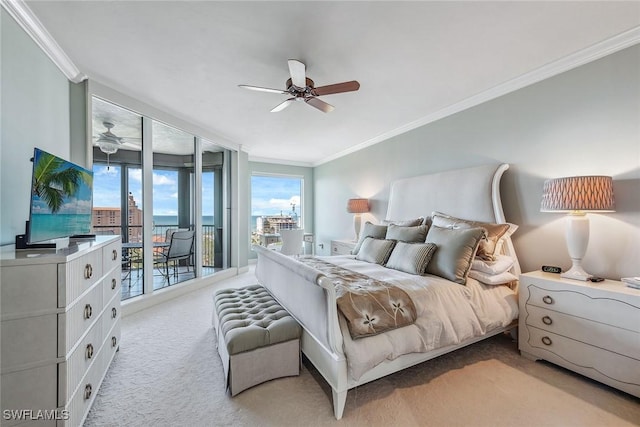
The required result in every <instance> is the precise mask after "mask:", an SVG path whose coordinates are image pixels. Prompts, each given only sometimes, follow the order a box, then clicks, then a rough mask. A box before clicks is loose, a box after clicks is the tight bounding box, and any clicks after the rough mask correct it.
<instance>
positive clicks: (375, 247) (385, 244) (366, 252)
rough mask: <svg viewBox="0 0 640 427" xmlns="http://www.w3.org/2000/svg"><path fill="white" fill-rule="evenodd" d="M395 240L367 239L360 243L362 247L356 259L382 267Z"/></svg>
mask: <svg viewBox="0 0 640 427" xmlns="http://www.w3.org/2000/svg"><path fill="white" fill-rule="evenodd" d="M395 244H396V241H395V240H384V239H374V238H373V237H367V238H366V239H364V241H363V242H362V246H361V247H360V250H359V251H358V255H356V259H357V260H360V261H366V262H371V263H374V264H380V265H384V263H385V262H387V260H388V259H389V255H391V251H392V250H393V247H394V246H395Z"/></svg>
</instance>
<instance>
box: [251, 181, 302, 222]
mask: <svg viewBox="0 0 640 427" xmlns="http://www.w3.org/2000/svg"><path fill="white" fill-rule="evenodd" d="M301 184H302V179H300V178H287V177H281V176H277V177H276V176H259V175H254V176H252V177H251V215H252V216H259V215H280V213H281V212H282V213H283V214H285V215H287V214H289V213H290V212H291V203H295V205H296V212H297V213H298V214H300V195H301V188H300V186H301Z"/></svg>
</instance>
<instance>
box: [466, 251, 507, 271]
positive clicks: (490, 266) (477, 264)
mask: <svg viewBox="0 0 640 427" xmlns="http://www.w3.org/2000/svg"><path fill="white" fill-rule="evenodd" d="M513 262H514V261H513V258H511V257H510V256H507V255H498V256H496V260H495V261H485V260H483V259H481V258H478V257H475V258H474V259H473V261H472V262H471V269H472V270H476V271H479V272H482V273H487V274H500V273H504V272H505V271H507V270H508V269H510V268H511V266H513Z"/></svg>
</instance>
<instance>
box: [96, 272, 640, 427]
mask: <svg viewBox="0 0 640 427" xmlns="http://www.w3.org/2000/svg"><path fill="white" fill-rule="evenodd" d="M251 283H255V278H254V277H253V272H250V273H247V274H244V275H242V276H239V277H237V278H234V279H231V280H227V281H226V282H224V283H223V284H217V285H215V286H212V287H210V288H206V289H202V290H198V291H195V292H192V293H190V294H188V295H185V296H182V297H179V298H177V299H175V300H172V301H169V302H167V303H164V304H161V305H158V306H155V307H152V308H150V309H147V310H144V311H142V312H139V313H136V314H134V315H131V316H129V317H126V318H124V319H123V322H122V339H121V346H120V352H119V353H118V354H117V355H116V358H115V360H114V363H113V365H112V366H111V368H110V370H109V372H108V374H107V377H106V379H105V381H104V383H103V385H102V387H101V388H100V391H99V393H98V396H97V398H96V401H95V403H94V405H93V408H92V410H91V412H90V413H89V416H88V418H87V421H86V423H85V425H86V426H324V425H343V426H518V427H524V426H630V425H640V399H637V398H634V397H632V396H630V395H627V394H624V393H622V392H619V391H616V390H614V389H611V388H609V387H607V386H604V385H601V384H599V383H596V382H594V381H591V380H589V379H586V378H584V377H581V376H579V375H576V374H573V373H571V372H569V371H566V370H563V369H561V368H558V367H555V366H554V365H551V364H547V363H544V362H531V361H529V360H526V359H524V358H522V357H520V355H519V354H518V351H517V346H516V344H515V343H513V342H512V341H511V340H510V339H509V338H508V337H506V336H497V337H494V338H491V339H488V340H485V341H483V342H480V343H477V344H474V345H472V346H469V347H467V348H464V349H461V350H458V351H457V352H454V353H450V354H448V355H444V356H441V357H439V358H437V359H434V360H431V361H429V362H426V363H423V364H421V365H418V366H415V367H413V368H410V369H407V370H405V371H403V372H400V373H397V374H394V375H391V376H388V377H385V378H383V379H380V380H378V381H375V382H373V383H370V384H367V385H364V386H361V387H358V388H357V389H355V390H351V391H350V392H349V394H348V397H347V404H346V408H345V412H344V418H343V419H342V420H341V421H336V420H335V419H334V418H333V409H332V406H331V398H330V396H331V391H330V389H329V387H328V386H327V384H326V383H325V382H324V381H323V380H322V379H321V377H320V376H319V374H318V373H317V372H316V371H315V370H314V369H313V367H312V366H311V365H310V364H309V363H308V362H306V363H305V365H304V367H303V369H302V373H301V375H300V376H299V377H292V378H283V379H278V380H274V381H270V382H268V383H265V384H261V385H259V386H256V387H254V388H252V389H249V390H247V391H245V392H243V393H240V394H239V395H238V396H236V397H235V398H231V397H230V396H229V395H228V394H226V393H225V388H224V380H223V373H222V364H221V361H220V358H219V357H218V354H217V352H216V348H215V340H214V333H213V331H212V329H211V310H212V302H211V301H212V299H211V298H212V294H213V292H214V291H215V290H216V289H219V288H221V287H229V286H233V287H235V286H242V285H248V284H251Z"/></svg>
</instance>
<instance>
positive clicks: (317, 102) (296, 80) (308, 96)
mask: <svg viewBox="0 0 640 427" xmlns="http://www.w3.org/2000/svg"><path fill="white" fill-rule="evenodd" d="M288 62H289V74H291V78H290V79H288V80H287V82H286V87H287V88H286V89H284V90H282V89H269V88H266V87H259V86H250V85H238V86H239V87H241V88H245V89H250V90H257V91H260V92H269V93H278V94H281V95H289V96H290V98H288V99H286V100H285V101H283V102H281V103H280V104H278V105H276V106H275V107H274V108H273V109H272V110H271V112H272V113H276V112H278V111H282V110H284V109H285V108H287V107H288V106H289V105H291V104H293V103H294V102H295V101H300V102H305V103H307V104H309V105H311V106H312V107H314V108H317V109H318V110H320V111H323V112H325V113H329V112H331V111H333V110H334V108H335V107H334V106H333V105H331V104H327V103H326V102H324V101H322V100H321V99H319V98H318V96H322V95H330V94H334V93H342V92H353V91H356V90H358V89H359V88H360V83H358V82H357V81H355V80H351V81H349V82H343V83H336V84H332V85H327V86H320V87H315V86H314V84H313V80H311V79H310V78H308V77H307V76H306V67H305V65H304V64H303V63H302V62H300V61H298V60H297V59H290V60H289V61H288Z"/></svg>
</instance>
